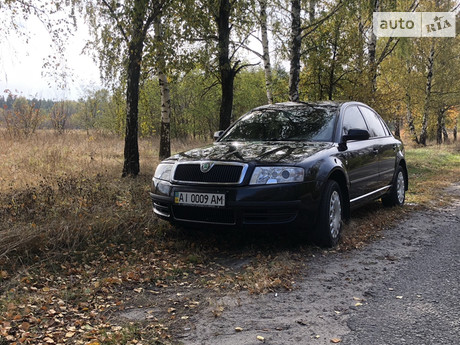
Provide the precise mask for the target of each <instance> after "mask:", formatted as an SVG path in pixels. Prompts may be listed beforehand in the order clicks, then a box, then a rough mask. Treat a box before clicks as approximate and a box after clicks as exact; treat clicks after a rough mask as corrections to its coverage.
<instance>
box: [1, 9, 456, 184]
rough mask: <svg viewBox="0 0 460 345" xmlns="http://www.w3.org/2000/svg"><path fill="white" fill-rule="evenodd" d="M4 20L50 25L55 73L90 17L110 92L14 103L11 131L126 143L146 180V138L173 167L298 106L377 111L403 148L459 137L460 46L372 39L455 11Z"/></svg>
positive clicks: (91, 45) (133, 167) (452, 41)
mask: <svg viewBox="0 0 460 345" xmlns="http://www.w3.org/2000/svg"><path fill="white" fill-rule="evenodd" d="M0 7H2V8H4V10H7V11H11V12H12V13H14V14H15V16H12V17H11V18H10V19H8V20H9V22H7V23H4V24H5V26H6V27H7V28H9V29H8V30H14V29H15V28H16V27H17V24H18V23H19V19H18V18H22V19H24V18H25V19H27V18H28V17H29V16H33V15H35V16H39V17H41V18H45V17H46V19H43V20H44V22H45V24H46V27H47V28H48V30H49V32H50V35H52V37H53V38H55V42H56V47H55V48H56V51H55V53H56V55H55V56H54V57H53V59H54V60H55V61H54V62H53V61H47V62H46V63H45V68H48V69H51V70H59V68H58V69H56V66H61V65H60V63H59V62H57V61H61V60H63V61H64V62H65V50H64V49H63V48H62V47H61V45H60V43H62V42H63V41H64V40H65V39H66V37H68V35H71V34H72V29H73V25H72V19H75V16H76V15H75V13H76V12H78V13H80V15H82V16H83V17H84V19H85V22H86V25H88V26H89V28H90V32H91V39H90V40H89V41H88V42H87V44H86V49H85V52H86V53H87V54H90V55H91V56H93V58H94V59H95V60H96V61H97V62H98V64H99V66H100V70H101V74H102V77H103V80H104V83H105V85H106V88H105V89H101V90H90V91H87V92H86V95H85V96H84V97H82V98H81V99H79V100H78V101H68V100H58V101H56V100H54V101H53V102H49V101H44V100H41V101H39V100H26V99H24V97H22V96H20V95H19V96H18V95H14V94H13V93H12V92H11V91H10V90H5V93H4V96H3V99H2V98H1V97H0V102H1V103H2V115H3V116H2V122H3V126H4V127H6V129H7V132H8V133H10V134H16V135H17V134H18V133H21V132H22V134H29V133H30V132H33V131H34V130H35V129H36V128H41V127H48V128H54V129H55V130H56V131H57V132H58V133H62V132H63V131H65V130H66V129H69V128H78V129H85V130H87V131H89V130H91V129H97V130H104V131H110V132H113V133H117V134H119V135H121V136H124V138H125V157H124V158H125V161H124V167H123V174H124V175H133V176H135V175H137V173H138V172H139V167H138V160H139V153H138V149H137V141H138V137H139V136H140V137H149V136H158V137H160V138H161V140H160V144H159V146H160V147H159V155H160V157H162V158H164V157H166V156H168V155H169V154H170V138H171V137H172V138H187V137H191V138H210V137H211V135H212V133H213V132H214V131H215V130H217V129H224V128H226V127H228V125H229V124H230V123H231V122H232V121H234V120H235V119H237V118H238V117H239V116H241V115H242V114H244V113H245V112H246V111H248V110H250V109H251V108H253V107H255V106H258V105H262V104H266V103H273V102H282V101H287V100H291V101H299V100H300V101H316V100H356V101H361V102H364V103H367V104H369V105H370V106H372V107H374V108H375V109H376V110H377V111H378V112H379V113H380V114H381V115H382V117H383V118H384V119H385V120H386V121H387V122H389V123H390V124H391V127H392V128H393V129H394V131H395V133H396V135H399V134H400V131H401V130H405V131H406V132H407V133H409V135H410V138H411V140H412V141H413V142H414V143H416V144H420V145H426V144H427V141H428V140H434V141H436V142H437V143H438V144H442V143H443V142H445V141H448V140H456V137H457V126H458V117H459V116H458V105H459V101H458V99H459V92H460V86H459V83H458V80H460V75H459V73H460V68H459V67H460V65H459V60H460V54H459V47H460V46H459V41H458V38H457V37H455V38H452V37H436V38H427V37H421V38H401V37H379V38H377V37H376V36H375V34H374V33H373V30H372V14H373V13H374V12H384V11H387V12H390V11H393V12H396V11H399V12H413V11H425V12H428V11H431V12H435V11H454V12H456V11H457V7H458V4H457V3H455V2H453V3H452V2H450V1H447V2H446V1H428V0H420V1H418V0H415V1H413V0H410V1H408V0H398V1H395V0H386V1H385V0H373V1H368V0H336V1H324V0H302V1H301V0H289V1H286V0H284V1H283V0H272V1H268V0H252V1H236V0H233V1H231V0H220V1H206V0H204V1H174V0H161V1H152V0H151V1H147V0H139V1H108V0H107V1H90V0H86V1H85V0H80V1H77V0H74V1H70V2H67V3H66V6H62V5H61V4H60V2H53V1H52V2H51V3H42V2H32V1H2V2H0ZM45 14H46V15H45ZM57 14H59V15H58V16H57ZM15 18H16V19H15ZM63 18H64V19H63ZM8 30H6V31H5V33H6V34H7V33H8ZM457 31H458V30H457ZM251 57H252V58H251ZM253 57H257V59H255V60H254V58H253ZM256 60H257V61H256ZM64 65H65V64H64ZM62 66H63V65H62ZM56 73H57V74H59V73H58V72H56ZM59 75H61V74H59ZM61 82H62V80H61ZM58 84H59V82H56V85H58Z"/></svg>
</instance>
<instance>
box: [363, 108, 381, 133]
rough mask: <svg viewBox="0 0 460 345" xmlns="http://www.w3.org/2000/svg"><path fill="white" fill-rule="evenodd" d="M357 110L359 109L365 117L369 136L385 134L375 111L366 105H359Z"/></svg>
mask: <svg viewBox="0 0 460 345" xmlns="http://www.w3.org/2000/svg"><path fill="white" fill-rule="evenodd" d="M359 110H361V112H362V113H363V115H364V118H365V119H366V123H367V126H368V127H369V134H370V136H371V137H384V136H386V135H387V134H386V131H385V129H384V128H383V125H382V122H380V119H379V117H378V116H377V114H376V113H375V112H373V111H372V110H370V109H369V108H366V107H359Z"/></svg>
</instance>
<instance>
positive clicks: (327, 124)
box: [219, 106, 338, 141]
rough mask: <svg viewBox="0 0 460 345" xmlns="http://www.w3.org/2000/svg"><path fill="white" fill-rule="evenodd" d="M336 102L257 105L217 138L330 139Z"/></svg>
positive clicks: (235, 139)
mask: <svg viewBox="0 0 460 345" xmlns="http://www.w3.org/2000/svg"><path fill="white" fill-rule="evenodd" d="M337 109H338V108H337V106H327V107H325V106H318V107H314V106H305V107H292V108H289V107H284V108H282V109H276V108H273V109H260V110H255V111H253V112H251V113H249V114H246V115H245V116H243V117H242V118H241V119H240V120H238V121H237V122H236V123H235V124H234V125H233V126H232V127H231V128H230V129H229V130H228V131H227V133H226V134H225V135H224V136H223V137H222V138H221V139H220V140H219V141H332V135H333V132H334V125H335V119H336V116H337Z"/></svg>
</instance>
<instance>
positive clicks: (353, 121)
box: [342, 106, 367, 135]
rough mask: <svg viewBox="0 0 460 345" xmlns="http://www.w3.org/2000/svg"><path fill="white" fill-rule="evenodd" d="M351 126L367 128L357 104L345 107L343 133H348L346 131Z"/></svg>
mask: <svg viewBox="0 0 460 345" xmlns="http://www.w3.org/2000/svg"><path fill="white" fill-rule="evenodd" d="M352 128H353V129H365V130H367V126H366V122H365V121H364V118H363V115H362V114H361V112H360V111H359V109H358V107H357V106H351V107H348V108H347V109H345V115H344V117H343V123H342V131H343V134H344V135H345V134H348V131H349V130H350V129H352Z"/></svg>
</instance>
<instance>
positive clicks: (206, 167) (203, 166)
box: [200, 162, 214, 173]
mask: <svg viewBox="0 0 460 345" xmlns="http://www.w3.org/2000/svg"><path fill="white" fill-rule="evenodd" d="M213 166H214V163H211V162H202V163H201V164H200V170H201V172H202V173H207V172H208V171H209V170H211V168H212V167H213Z"/></svg>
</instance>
